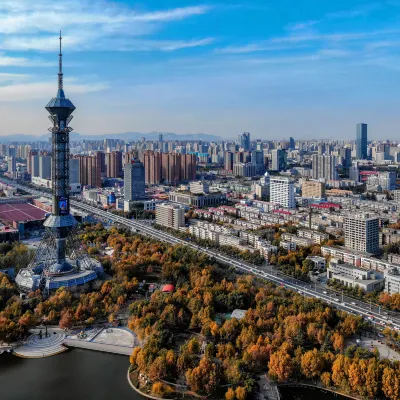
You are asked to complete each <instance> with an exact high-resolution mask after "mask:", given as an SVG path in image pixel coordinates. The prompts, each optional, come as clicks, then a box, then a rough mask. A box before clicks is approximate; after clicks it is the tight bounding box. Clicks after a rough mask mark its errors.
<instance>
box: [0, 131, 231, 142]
mask: <svg viewBox="0 0 400 400" xmlns="http://www.w3.org/2000/svg"><path fill="white" fill-rule="evenodd" d="M160 133H162V135H163V139H164V140H204V141H207V142H213V141H220V140H223V138H221V137H220V136H216V135H208V134H205V133H195V134H191V133H187V134H182V135H179V134H176V133H172V132H150V133H142V132H125V133H114V134H107V135H105V134H99V135H85V134H82V133H75V132H73V133H71V135H70V140H71V141H79V140H84V139H86V140H102V139H104V138H107V139H122V140H125V141H126V142H129V141H136V140H140V139H141V138H142V137H145V138H146V140H158V135H159V134H160ZM49 137H50V134H46V135H41V136H34V135H25V134H19V135H18V134H17V135H5V136H0V142H36V141H47V140H48V139H49Z"/></svg>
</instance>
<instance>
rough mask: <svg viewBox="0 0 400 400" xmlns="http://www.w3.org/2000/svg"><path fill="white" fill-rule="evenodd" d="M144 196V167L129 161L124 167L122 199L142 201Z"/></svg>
mask: <svg viewBox="0 0 400 400" xmlns="http://www.w3.org/2000/svg"><path fill="white" fill-rule="evenodd" d="M145 194H146V185H145V174H144V166H143V164H142V163H141V162H140V161H134V160H133V161H131V163H130V164H126V165H125V167H124V198H125V200H128V201H133V200H139V199H143V198H144V196H145Z"/></svg>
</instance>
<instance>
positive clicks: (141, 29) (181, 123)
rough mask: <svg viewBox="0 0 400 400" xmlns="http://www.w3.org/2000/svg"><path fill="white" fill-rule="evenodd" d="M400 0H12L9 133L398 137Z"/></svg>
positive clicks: (4, 79)
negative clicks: (69, 104)
mask: <svg viewBox="0 0 400 400" xmlns="http://www.w3.org/2000/svg"><path fill="white" fill-rule="evenodd" d="M399 22H400V0H387V1H386V0H380V1H376V2H374V1H358V0H347V1H344V0H336V1H334V2H333V1H327V0H297V1H295V0H280V1H277V0H243V1H239V0H237V1H236V0H232V1H229V0H224V1H218V0H215V1H214V2H211V1H209V0H205V1H203V2H198V1H183V0H170V1H164V0H148V1H138V2H136V1H132V0H114V1H111V0H58V1H53V0H36V1H32V0H0V103H1V104H0V119H1V131H0V134H1V135H4V134H12V133H30V134H43V133H44V132H45V131H46V129H47V126H48V121H47V118H46V112H45V110H44V108H43V107H44V106H45V104H46V102H47V101H48V100H49V99H50V97H52V96H53V95H54V94H55V92H56V79H57V77H56V74H57V47H58V42H57V37H58V32H57V31H58V30H59V29H62V30H63V36H64V41H63V42H64V73H65V91H66V94H67V96H69V97H70V98H71V100H72V101H73V102H74V104H75V105H76V106H77V111H76V113H75V119H74V122H73V124H72V125H73V127H74V129H75V131H76V132H80V133H86V134H99V133H104V134H107V133H117V132H127V131H141V132H150V131H168V132H176V133H197V132H205V133H211V134H216V135H220V136H223V137H236V135H237V134H238V133H240V132H242V131H250V132H251V133H252V136H253V137H258V138H263V139H269V138H271V139H272V138H277V139H279V138H285V137H286V138H287V137H289V136H293V137H295V138H333V137H334V138H349V137H353V136H354V134H355V124H356V123H357V122H360V121H362V122H366V123H368V124H369V134H370V137H371V138H375V139H379V138H386V137H388V138H392V139H399V135H398V133H399V132H398V126H399V122H400V116H399V115H400V114H399V112H398V109H399V105H400V84H399V82H400V54H399V45H400V24H399Z"/></svg>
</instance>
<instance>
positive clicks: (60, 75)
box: [58, 31, 64, 97]
mask: <svg viewBox="0 0 400 400" xmlns="http://www.w3.org/2000/svg"><path fill="white" fill-rule="evenodd" d="M63 89H64V75H63V72H62V35H61V31H60V54H59V55H58V91H59V94H60V97H61V95H63V94H64V92H63ZM62 97H64V96H62Z"/></svg>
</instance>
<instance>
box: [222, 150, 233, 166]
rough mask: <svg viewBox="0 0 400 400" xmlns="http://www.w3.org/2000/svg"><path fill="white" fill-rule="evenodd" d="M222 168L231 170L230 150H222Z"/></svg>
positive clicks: (231, 155) (231, 157) (231, 154)
mask: <svg viewBox="0 0 400 400" xmlns="http://www.w3.org/2000/svg"><path fill="white" fill-rule="evenodd" d="M224 169H225V170H226V171H233V153H232V152H231V151H224Z"/></svg>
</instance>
